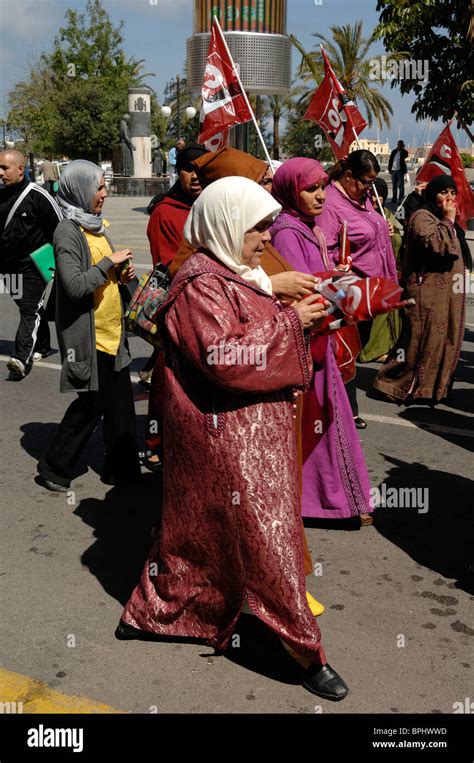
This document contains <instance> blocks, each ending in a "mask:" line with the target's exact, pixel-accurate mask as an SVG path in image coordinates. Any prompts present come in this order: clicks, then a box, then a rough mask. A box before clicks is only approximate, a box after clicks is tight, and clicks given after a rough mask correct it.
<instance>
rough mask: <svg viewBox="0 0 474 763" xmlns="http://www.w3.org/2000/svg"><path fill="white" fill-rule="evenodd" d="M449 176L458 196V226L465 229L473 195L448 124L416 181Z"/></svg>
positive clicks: (473, 204) (472, 212)
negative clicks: (454, 184) (443, 175)
mask: <svg viewBox="0 0 474 763" xmlns="http://www.w3.org/2000/svg"><path fill="white" fill-rule="evenodd" d="M442 174H445V175H451V177H452V178H453V180H454V182H455V183H456V187H457V189H458V194H457V198H456V203H457V205H458V207H459V224H460V225H462V227H463V228H466V220H469V218H471V217H474V195H473V193H472V191H471V187H470V185H469V183H468V182H467V178H466V173H465V172H464V167H463V164H462V159H461V157H460V156H459V151H458V147H457V146H456V143H455V141H454V138H453V134H452V132H451V129H450V127H449V124H448V125H447V126H446V127H445V128H444V130H443V131H442V133H441V134H440V136H439V137H438V139H437V140H436V141H435V143H434V144H433V146H432V149H431V151H430V153H429V154H428V156H427V157H426V159H425V162H424V164H423V166H422V167H421V169H419V170H418V173H417V175H416V179H417V180H426V181H427V182H429V181H430V180H432V179H433V178H434V177H436V175H442Z"/></svg>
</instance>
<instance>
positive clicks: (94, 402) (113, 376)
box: [38, 352, 141, 487]
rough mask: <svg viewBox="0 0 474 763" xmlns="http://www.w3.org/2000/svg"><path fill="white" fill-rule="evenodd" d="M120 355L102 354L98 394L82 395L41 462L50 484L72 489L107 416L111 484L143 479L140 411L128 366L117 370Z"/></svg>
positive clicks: (106, 474)
mask: <svg viewBox="0 0 474 763" xmlns="http://www.w3.org/2000/svg"><path fill="white" fill-rule="evenodd" d="M114 363H115V356H114V355H108V354H107V353H106V352H97V365H98V374H99V390H98V392H78V396H77V398H76V400H74V401H73V402H72V403H71V405H70V406H69V408H68V409H67V411H66V413H65V414H64V417H63V420H62V421H61V423H60V425H59V428H58V430H57V432H56V435H55V437H54V439H53V441H52V442H51V443H50V445H49V447H48V449H47V451H46V452H45V453H44V454H43V456H42V457H41V459H40V462H39V464H38V472H39V473H40V474H41V475H42V476H43V477H44V478H45V479H48V480H51V481H52V482H56V483H57V484H59V485H63V486H65V487H69V484H70V482H71V479H72V477H73V475H74V467H75V466H76V463H77V461H78V459H79V456H80V455H81V453H82V451H83V449H84V447H85V445H86V443H87V441H88V440H89V438H90V436H91V435H92V433H93V431H94V429H95V428H96V426H97V425H98V423H99V421H100V420H101V418H102V417H103V419H104V422H103V431H104V446H105V464H104V469H103V472H102V477H103V479H104V480H105V481H106V482H111V483H113V484H117V485H119V484H126V483H128V482H133V481H134V480H136V479H137V478H139V476H140V475H141V469H140V463H139V460H138V448H137V437H136V428H135V407H134V402H133V391H132V384H131V381H130V372H129V369H128V368H124V369H123V370H122V371H119V372H117V371H114Z"/></svg>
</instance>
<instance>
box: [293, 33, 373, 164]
mask: <svg viewBox="0 0 474 763" xmlns="http://www.w3.org/2000/svg"><path fill="white" fill-rule="evenodd" d="M321 53H322V54H323V58H324V79H323V81H322V82H321V84H320V86H319V87H318V89H317V90H316V92H315V94H314V95H313V97H312V99H311V103H310V104H309V107H308V110H307V111H306V114H305V115H304V117H303V119H311V120H312V121H313V122H316V123H317V124H318V125H319V126H320V127H321V128H322V129H323V130H324V132H325V135H326V137H327V139H328V141H329V143H330V144H331V148H332V150H333V153H334V156H335V157H336V159H342V157H343V156H346V155H347V154H348V153H349V147H350V145H351V143H352V142H353V140H354V139H355V137H356V136H355V134H354V130H355V132H356V134H357V135H359V133H361V132H362V130H363V129H364V127H367V122H366V121H365V119H364V117H363V116H362V114H361V113H360V111H359V109H358V108H357V106H356V105H355V104H354V102H353V101H351V99H350V98H349V96H348V95H347V92H346V91H345V90H344V88H343V86H342V85H341V83H340V82H339V80H338V78H337V77H336V75H335V73H334V71H333V69H332V68H331V64H330V63H329V61H328V59H327V57H326V54H325V52H324V50H323V47H322V46H321Z"/></svg>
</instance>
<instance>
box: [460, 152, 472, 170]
mask: <svg viewBox="0 0 474 763" xmlns="http://www.w3.org/2000/svg"><path fill="white" fill-rule="evenodd" d="M460 156H461V161H462V166H463V167H464V169H470V168H471V167H472V162H473V159H472V156H471V154H460Z"/></svg>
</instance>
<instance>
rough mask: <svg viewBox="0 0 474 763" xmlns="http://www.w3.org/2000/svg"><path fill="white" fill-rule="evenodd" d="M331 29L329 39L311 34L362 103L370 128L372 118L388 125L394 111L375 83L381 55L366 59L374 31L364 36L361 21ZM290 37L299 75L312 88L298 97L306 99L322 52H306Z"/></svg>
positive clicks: (391, 57) (350, 92)
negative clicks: (330, 37) (297, 52)
mask: <svg viewBox="0 0 474 763" xmlns="http://www.w3.org/2000/svg"><path fill="white" fill-rule="evenodd" d="M330 30H331V33H332V40H328V39H327V37H325V36H324V35H322V34H314V35H313V37H316V38H318V39H319V40H321V41H322V42H323V43H324V49H325V51H326V54H327V57H328V59H329V61H330V63H331V66H332V67H333V69H334V71H335V73H336V75H337V77H338V78H339V80H340V81H341V83H342V84H343V86H344V87H345V88H346V90H347V93H348V95H349V96H350V97H351V98H352V99H353V100H354V101H360V102H361V103H362V104H363V105H364V107H365V111H366V114H367V123H368V126H369V127H372V125H373V123H374V120H375V122H376V123H377V125H378V127H380V128H381V127H383V126H384V125H386V126H387V127H390V115H391V114H393V109H392V107H391V105H390V103H389V101H388V100H387V99H386V98H385V96H384V95H382V93H381V92H380V90H379V88H378V87H377V86H376V85H377V84H380V83H382V82H383V81H384V80H383V79H382V78H381V76H380V74H381V69H379V70H377V67H376V66H374V63H375V62H381V60H382V56H381V55H380V56H370V57H368V58H367V54H368V51H369V48H370V46H371V45H372V44H373V43H374V41H375V37H374V33H372V34H371V35H370V37H368V38H364V37H363V22H362V21H356V23H355V25H354V26H351V25H350V24H345V25H344V26H337V25H333V26H331V27H330ZM290 40H291V42H292V43H293V45H294V46H295V47H296V48H297V49H298V50H299V52H300V53H301V55H302V61H301V64H300V68H299V72H298V75H299V77H300V78H301V80H302V82H303V84H304V85H309V84H311V89H310V90H308V91H306V92H304V94H303V96H302V98H301V100H304V99H308V100H309V98H310V96H311V95H312V94H313V92H314V82H316V84H317V85H319V84H320V82H321V80H322V78H323V76H324V67H323V58H322V54H321V52H320V50H319V49H318V50H313V51H311V52H310V53H306V51H305V50H304V48H303V46H302V45H301V43H300V42H299V41H298V40H297V39H296V37H294V35H290ZM407 55H408V54H407V53H405V52H400V53H391V54H388V55H386V56H385V59H386V61H387V63H388V62H390V61H393V60H398V59H401V58H406V57H407ZM377 71H379V76H378V75H377Z"/></svg>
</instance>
